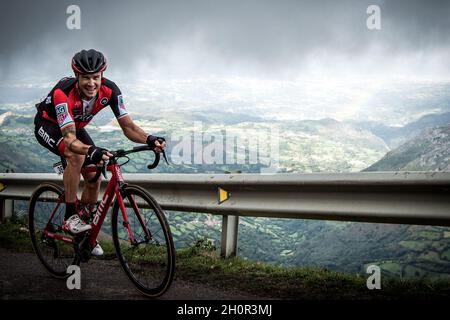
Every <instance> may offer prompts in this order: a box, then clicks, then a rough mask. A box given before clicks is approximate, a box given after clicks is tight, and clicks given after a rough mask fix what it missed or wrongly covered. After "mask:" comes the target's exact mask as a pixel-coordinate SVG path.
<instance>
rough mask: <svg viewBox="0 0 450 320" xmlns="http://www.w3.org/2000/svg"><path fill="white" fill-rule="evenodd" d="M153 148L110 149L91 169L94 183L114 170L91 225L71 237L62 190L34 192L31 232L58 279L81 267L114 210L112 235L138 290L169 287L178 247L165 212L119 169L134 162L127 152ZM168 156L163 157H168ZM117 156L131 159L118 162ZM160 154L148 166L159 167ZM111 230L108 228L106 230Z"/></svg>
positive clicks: (151, 292) (46, 187)
mask: <svg viewBox="0 0 450 320" xmlns="http://www.w3.org/2000/svg"><path fill="white" fill-rule="evenodd" d="M147 150H151V149H150V147H148V146H139V147H135V148H133V149H132V150H117V151H110V152H111V153H112V154H113V157H111V158H110V160H109V163H108V165H107V166H106V167H94V168H92V167H87V168H84V169H83V170H87V171H92V169H93V170H94V171H97V172H96V176H95V178H94V179H92V180H91V182H92V181H96V180H97V179H98V178H99V176H100V174H101V173H102V172H103V173H104V175H106V171H105V169H106V170H108V171H110V172H111V173H112V177H111V178H110V180H109V181H108V184H107V186H106V189H105V193H104V195H103V197H102V200H101V202H100V203H99V204H98V205H97V210H96V211H94V213H93V214H92V215H91V217H90V218H89V220H88V222H89V223H90V224H91V226H92V229H91V230H89V231H87V232H85V233H83V234H81V235H75V236H71V235H69V234H67V233H64V231H63V230H62V223H63V219H64V214H65V203H64V190H63V189H62V188H61V187H59V186H58V185H56V184H53V183H43V184H41V185H40V186H39V187H38V188H37V189H36V190H35V191H34V192H33V194H32V196H31V199H30V207H29V230H30V235H31V240H32V243H33V248H34V250H35V252H36V255H37V256H38V258H39V260H40V262H41V263H42V264H43V265H44V267H45V269H46V270H47V271H49V272H50V274H51V275H52V276H54V277H56V278H62V279H65V278H67V277H68V276H69V274H67V268H68V266H69V265H80V263H81V262H87V261H88V260H89V259H90V257H91V251H92V249H93V248H94V247H95V245H96V243H97V236H98V235H99V233H100V229H101V227H102V224H103V222H104V220H105V218H106V217H107V213H108V211H109V209H110V207H111V205H112V203H113V201H114V204H113V206H112V212H111V234H112V239H113V243H114V247H115V251H116V255H117V257H118V259H119V262H120V264H121V266H122V268H123V270H124V271H125V273H126V275H127V276H128V278H129V279H130V280H131V282H132V283H133V284H134V285H135V286H136V287H137V289H138V290H139V291H141V292H142V293H144V294H145V295H147V296H150V297H157V296H160V295H162V294H163V293H164V292H166V291H167V289H168V288H169V286H170V284H171V283H172V280H173V276H174V270H175V247H174V244H173V239H172V234H171V232H170V227H169V224H168V222H167V219H166V216H165V214H164V212H163V210H162V209H161V207H160V205H159V204H158V203H157V202H156V200H155V199H154V198H153V197H152V196H151V195H150V194H149V193H148V192H147V191H146V190H145V189H143V188H141V187H139V186H134V185H128V184H126V183H125V181H124V179H123V177H122V173H121V170H120V167H121V166H122V165H124V164H126V163H128V161H129V160H130V159H129V158H128V157H127V155H128V154H131V153H135V152H141V151H147ZM164 156H165V155H164ZM119 158H127V159H128V160H127V161H126V162H125V163H122V164H119V163H118V159H119ZM159 158H160V157H159V153H155V161H154V163H153V164H152V165H149V166H148V168H149V169H152V168H155V167H156V166H157V165H158V162H159ZM106 233H108V232H106Z"/></svg>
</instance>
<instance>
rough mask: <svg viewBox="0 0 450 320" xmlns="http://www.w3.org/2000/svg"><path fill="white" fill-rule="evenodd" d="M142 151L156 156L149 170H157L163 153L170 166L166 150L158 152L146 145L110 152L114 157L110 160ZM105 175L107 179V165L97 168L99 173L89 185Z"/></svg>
mask: <svg viewBox="0 0 450 320" xmlns="http://www.w3.org/2000/svg"><path fill="white" fill-rule="evenodd" d="M141 151H153V153H154V154H155V160H154V161H153V163H152V164H149V165H147V168H148V169H150V170H151V169H155V168H156V167H157V166H158V164H159V161H160V159H161V153H162V154H163V157H164V160H165V161H166V163H167V164H169V161H168V160H167V157H166V152H165V151H164V150H162V151H161V152H156V151H155V150H154V149H152V148H151V147H149V146H147V145H145V146H137V147H133V149H131V150H123V149H119V150H116V151H109V153H111V154H112V155H113V156H112V157H110V160H111V159H113V160H115V159H117V158H120V157H125V156H126V155H128V154H131V153H136V152H141ZM102 173H103V176H104V177H105V178H106V163H104V164H103V166H100V167H97V171H96V173H95V176H94V178H92V179H90V180H88V182H89V183H94V182H96V181H97V180H98V178H100V175H101V174H102Z"/></svg>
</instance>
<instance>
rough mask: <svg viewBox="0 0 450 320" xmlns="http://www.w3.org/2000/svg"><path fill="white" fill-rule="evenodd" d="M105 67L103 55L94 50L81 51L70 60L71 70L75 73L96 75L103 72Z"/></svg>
mask: <svg viewBox="0 0 450 320" xmlns="http://www.w3.org/2000/svg"><path fill="white" fill-rule="evenodd" d="M106 66H107V63H106V58H105V56H104V55H103V53H101V52H99V51H96V50H94V49H90V50H81V51H80V52H78V53H76V54H75V55H74V56H73V58H72V69H73V72H75V73H81V74H86V73H96V72H103V71H105V69H106Z"/></svg>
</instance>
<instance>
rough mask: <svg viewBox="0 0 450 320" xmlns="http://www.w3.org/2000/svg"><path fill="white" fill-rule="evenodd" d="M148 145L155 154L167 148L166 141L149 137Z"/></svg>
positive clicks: (161, 138)
mask: <svg viewBox="0 0 450 320" xmlns="http://www.w3.org/2000/svg"><path fill="white" fill-rule="evenodd" d="M147 145H148V146H149V147H150V148H152V150H154V151H155V152H158V153H159V152H161V151H163V150H164V149H165V148H166V139H164V138H163V137H156V136H152V135H149V136H148V137H147Z"/></svg>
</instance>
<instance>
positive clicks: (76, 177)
mask: <svg viewBox="0 0 450 320" xmlns="http://www.w3.org/2000/svg"><path fill="white" fill-rule="evenodd" d="M106 67H107V61H106V58H105V57H104V55H103V54H102V53H101V52H99V51H96V50H94V49H90V50H81V51H80V52H78V53H76V54H75V55H74V57H73V58H72V69H73V72H74V73H75V77H66V78H63V79H61V80H60V81H59V82H58V83H57V84H56V86H55V87H54V88H53V89H52V90H51V91H50V93H49V94H48V95H47V98H46V99H45V100H43V101H42V102H41V103H40V104H38V105H37V109H38V111H37V114H36V116H35V119H34V124H35V136H36V139H37V140H38V142H39V143H40V144H41V145H42V146H44V147H45V148H47V149H48V150H50V151H51V152H53V153H54V154H56V155H58V156H61V157H62V158H63V159H65V161H66V163H67V166H66V168H65V170H64V175H63V181H64V190H65V203H66V213H65V216H64V222H63V230H64V231H65V232H69V233H72V234H77V233H81V232H85V231H87V230H89V229H91V226H90V225H89V224H86V223H85V222H84V221H83V220H82V219H80V215H82V214H88V215H89V214H91V213H92V210H93V208H94V207H95V204H96V203H97V197H98V193H99V190H100V179H99V180H98V181H96V182H94V183H89V182H88V180H89V179H92V178H93V176H94V175H95V172H83V173H82V174H83V178H84V181H85V187H84V190H83V193H82V196H81V200H80V202H81V203H77V189H78V186H79V182H80V173H81V168H82V167H86V166H93V165H102V164H103V161H107V160H108V159H109V157H111V156H112V154H111V153H109V152H108V150H106V149H104V148H101V147H99V146H96V145H95V144H94V142H93V141H92V139H91V137H90V136H89V134H88V133H87V131H86V130H85V129H84V127H85V126H86V125H87V124H88V123H89V122H90V121H91V120H92V118H93V117H94V116H95V114H97V113H98V112H99V111H100V110H102V109H103V108H105V107H107V106H110V108H111V109H112V111H113V113H114V115H115V117H116V119H117V121H118V122H119V125H120V127H121V128H122V131H123V133H124V134H125V136H126V137H127V138H128V139H130V140H131V141H133V142H136V143H147V144H148V145H149V146H150V147H151V148H153V149H154V150H155V151H156V152H161V151H162V150H164V148H165V142H164V141H162V140H159V139H160V138H159V137H156V136H153V135H150V134H147V133H145V132H144V130H142V129H141V128H140V127H139V126H137V125H136V124H135V123H134V122H133V121H132V119H131V117H130V116H129V114H128V113H127V110H126V108H125V105H124V102H123V98H122V93H121V92H120V89H119V88H118V87H117V85H116V84H115V83H114V82H112V81H111V80H108V79H106V78H104V77H103V72H104V71H105V69H106ZM92 254H93V255H101V254H103V250H102V248H101V247H100V245H99V244H97V246H96V247H95V248H94V249H93V251H92Z"/></svg>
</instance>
